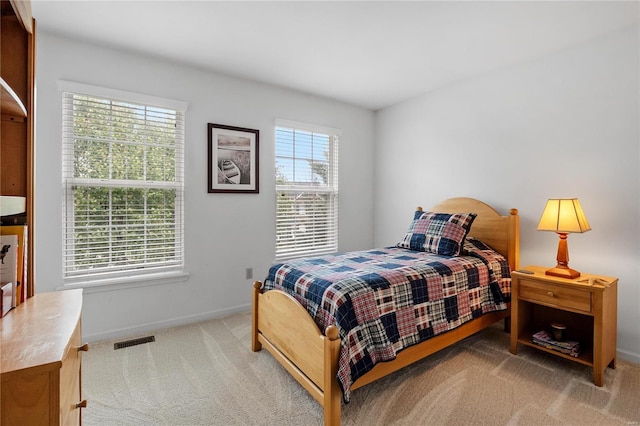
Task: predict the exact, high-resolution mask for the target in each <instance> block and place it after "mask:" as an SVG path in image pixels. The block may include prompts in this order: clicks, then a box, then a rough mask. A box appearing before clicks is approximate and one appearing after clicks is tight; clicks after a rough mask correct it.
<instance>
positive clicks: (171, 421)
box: [82, 313, 640, 426]
mask: <svg viewBox="0 0 640 426" xmlns="http://www.w3.org/2000/svg"><path fill="white" fill-rule="evenodd" d="M250 333H251V315H250V314H249V313H246V314H237V315H232V316H229V317H226V318H222V319H215V320H210V321H206V322H201V323H197V324H191V325H187V326H183V327H176V328H172V329H168V330H161V331H158V332H156V333H153V335H154V336H155V339H156V341H155V342H151V343H146V344H142V345H138V346H132V347H128V348H123V349H118V350H114V342H113V341H106V342H100V343H95V344H93V345H92V346H91V348H90V350H89V352H87V353H85V354H84V355H83V365H82V392H83V396H84V398H86V399H87V400H88V405H87V408H84V409H83V410H82V423H83V424H84V425H85V426H87V425H89V426H91V425H176V426H181V425H184V426H191V425H321V424H322V409H321V407H320V406H319V404H318V403H317V402H316V401H315V400H314V399H313V398H312V397H311V396H309V395H308V394H307V393H306V391H305V390H304V389H303V388H302V387H301V386H300V385H299V384H298V383H297V382H296V381H295V380H293V379H292V378H291V376H289V374H288V373H287V372H286V371H285V370H284V368H282V367H281V366H280V365H279V364H278V363H277V362H276V361H275V359H274V358H273V357H272V356H271V355H270V354H269V353H268V352H267V351H266V350H263V351H261V352H257V353H254V352H251V350H250ZM134 337H135V336H134ZM591 380H592V370H591V369H590V368H588V367H586V366H582V365H580V364H576V363H572V362H570V361H567V360H564V359H561V358H558V357H555V356H553V355H548V354H546V353H543V352H541V351H537V350H535V349H533V348H526V347H522V346H520V347H519V353H518V355H517V356H514V355H512V354H511V353H509V334H508V333H505V332H503V330H502V326H501V324H496V325H495V326H493V327H490V328H488V329H486V330H484V331H482V332H480V333H477V334H476V335H474V336H472V337H470V338H468V339H466V340H464V341H462V342H459V343H457V344H455V345H454V346H453V347H450V348H447V349H444V350H442V351H440V352H438V353H436V354H433V355H432V356H430V357H427V358H426V359H424V360H422V361H420V362H418V363H416V364H413V365H411V366H409V367H406V368H404V369H402V370H400V371H398V372H396V373H395V374H392V375H391V376H388V377H385V378H383V379H381V380H378V381H377V382H374V383H372V384H370V385H367V386H365V387H363V388H360V389H358V390H356V391H354V392H353V394H352V398H351V402H350V403H349V404H343V405H342V424H343V425H443V426H444V425H455V426H459V425H581V426H582V425H638V424H640V366H638V365H635V364H631V363H628V362H624V361H620V360H619V361H618V364H617V368H616V369H615V370H613V369H610V368H608V369H607V370H606V372H605V382H604V386H603V387H596V386H594V385H593V383H592V381H591Z"/></svg>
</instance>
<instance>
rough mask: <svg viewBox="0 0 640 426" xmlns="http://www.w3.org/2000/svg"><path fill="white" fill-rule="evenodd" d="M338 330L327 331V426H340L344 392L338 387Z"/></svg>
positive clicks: (325, 343) (330, 328)
mask: <svg viewBox="0 0 640 426" xmlns="http://www.w3.org/2000/svg"><path fill="white" fill-rule="evenodd" d="M338 334H339V333H338V328H337V327H336V326H335V325H330V326H329V327H327V329H326V330H325V336H326V337H325V341H324V392H323V394H324V401H323V403H322V407H323V410H324V424H325V426H338V425H340V408H341V404H342V398H341V396H342V391H341V390H340V386H339V385H338V379H337V375H338V358H339V357H340V339H339V335H338Z"/></svg>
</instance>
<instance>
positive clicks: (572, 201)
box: [538, 198, 591, 234]
mask: <svg viewBox="0 0 640 426" xmlns="http://www.w3.org/2000/svg"><path fill="white" fill-rule="evenodd" d="M589 230H591V226H589V222H587V217H586V216H585V215H584V212H583V211H582V206H580V201H578V199H577V198H552V199H550V200H549V201H547V205H546V206H545V208H544V211H543V212H542V217H541V218H540V222H539V223H538V231H554V232H558V233H566V234H568V233H571V232H579V233H582V232H587V231H589Z"/></svg>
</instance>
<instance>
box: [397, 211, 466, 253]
mask: <svg viewBox="0 0 640 426" xmlns="http://www.w3.org/2000/svg"><path fill="white" fill-rule="evenodd" d="M476 216H477V215H476V214H475V213H454V214H449V213H432V212H423V211H419V210H418V211H416V212H415V214H414V216H413V222H411V225H410V226H409V230H408V231H407V235H405V237H404V239H403V240H402V241H400V242H399V243H398V244H396V247H402V248H407V249H410V250H417V251H426V252H429V253H435V254H439V255H442V256H457V255H459V254H460V251H461V250H462V247H463V245H464V239H465V237H466V236H467V234H468V233H469V230H470V229H471V224H472V223H473V220H474V219H475V218H476Z"/></svg>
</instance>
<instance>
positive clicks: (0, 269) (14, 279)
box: [0, 235, 20, 308]
mask: <svg viewBox="0 0 640 426" xmlns="http://www.w3.org/2000/svg"><path fill="white" fill-rule="evenodd" d="M0 282H3V283H12V285H13V289H12V292H11V294H12V296H11V307H12V308H15V307H16V306H18V304H19V303H20V302H18V301H17V300H19V296H18V295H17V294H18V293H17V291H18V289H17V287H18V236H17V235H0Z"/></svg>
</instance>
